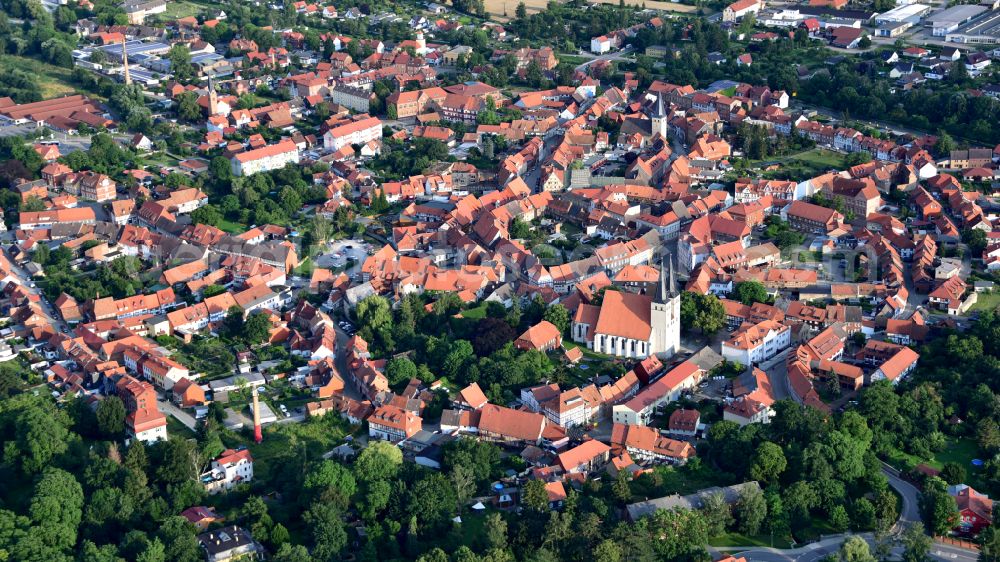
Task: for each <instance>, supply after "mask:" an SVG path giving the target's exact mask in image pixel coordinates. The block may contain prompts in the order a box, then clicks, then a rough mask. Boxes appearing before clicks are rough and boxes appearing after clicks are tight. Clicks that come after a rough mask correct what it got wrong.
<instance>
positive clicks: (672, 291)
mask: <svg viewBox="0 0 1000 562" xmlns="http://www.w3.org/2000/svg"><path fill="white" fill-rule="evenodd" d="M670 296H671V297H674V296H677V281H676V280H675V278H674V256H673V254H671V255H670Z"/></svg>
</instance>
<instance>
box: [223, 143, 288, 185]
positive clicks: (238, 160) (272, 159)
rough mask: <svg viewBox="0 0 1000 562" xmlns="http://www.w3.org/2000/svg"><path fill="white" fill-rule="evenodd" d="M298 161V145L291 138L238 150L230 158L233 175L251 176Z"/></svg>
mask: <svg viewBox="0 0 1000 562" xmlns="http://www.w3.org/2000/svg"><path fill="white" fill-rule="evenodd" d="M289 163H291V164H298V163H299V147H298V145H296V144H295V142H294V141H292V140H291V139H285V140H283V141H281V142H278V143H275V144H270V145H267V146H263V147H261V148H255V149H253V150H247V151H246V152H240V153H238V154H236V155H234V156H233V157H232V159H230V164H231V166H232V171H233V175H234V176H251V175H253V174H256V173H258V172H269V171H271V170H277V169H279V168H284V167H285V166H286V165H287V164H289Z"/></svg>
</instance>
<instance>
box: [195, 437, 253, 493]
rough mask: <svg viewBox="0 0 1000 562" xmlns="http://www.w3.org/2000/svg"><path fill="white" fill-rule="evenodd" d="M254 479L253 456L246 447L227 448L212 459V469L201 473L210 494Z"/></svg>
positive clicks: (206, 489) (203, 482) (202, 481)
mask: <svg viewBox="0 0 1000 562" xmlns="http://www.w3.org/2000/svg"><path fill="white" fill-rule="evenodd" d="M251 480H253V457H252V456H251V455H250V451H249V450H247V449H246V448H245V447H241V448H238V449H226V450H225V451H223V452H222V453H221V454H219V456H218V457H216V458H215V459H214V460H212V466H211V469H210V470H209V471H208V472H205V473H204V474H202V475H201V483H202V484H203V485H204V486H205V491H206V492H208V493H209V494H216V493H219V492H228V491H229V490H231V489H232V488H233V487H234V486H237V485H239V484H245V483H247V482H250V481H251Z"/></svg>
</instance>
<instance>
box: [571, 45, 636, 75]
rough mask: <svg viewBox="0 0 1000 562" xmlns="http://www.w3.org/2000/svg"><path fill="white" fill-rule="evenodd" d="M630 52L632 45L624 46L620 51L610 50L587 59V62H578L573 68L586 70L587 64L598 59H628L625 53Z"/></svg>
mask: <svg viewBox="0 0 1000 562" xmlns="http://www.w3.org/2000/svg"><path fill="white" fill-rule="evenodd" d="M631 53H632V47H631V46H628V47H625V48H624V49H622V50H620V51H612V52H610V53H605V54H603V55H601V56H599V57H594V58H592V59H590V60H588V61H587V62H584V63H581V64H578V65H576V68H575V69H574V70H579V71H586V70H587V67H588V66H590V65H592V64H594V63H595V62H597V61H599V60H623V59H628V58H629V57H627V56H626V55H629V54H631ZM629 60H631V59H629Z"/></svg>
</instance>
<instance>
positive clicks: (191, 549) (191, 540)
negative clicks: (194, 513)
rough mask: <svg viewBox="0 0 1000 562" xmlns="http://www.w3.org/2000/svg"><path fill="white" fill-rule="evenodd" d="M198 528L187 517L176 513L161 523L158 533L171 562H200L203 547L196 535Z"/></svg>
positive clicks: (167, 557) (165, 554)
mask: <svg viewBox="0 0 1000 562" xmlns="http://www.w3.org/2000/svg"><path fill="white" fill-rule="evenodd" d="M195 532H196V529H195V527H194V525H192V524H191V522H190V521H188V520H187V519H185V518H183V517H181V516H179V515H175V516H173V517H168V518H167V519H166V521H164V522H163V523H161V524H160V528H159V529H158V530H157V532H156V534H157V537H159V539H160V541H161V542H162V543H163V549H164V556H165V557H166V559H167V560H169V561H170V562H198V561H199V560H201V547H200V546H199V544H198V539H197V538H196V537H195Z"/></svg>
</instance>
